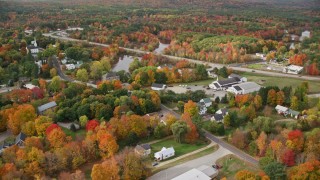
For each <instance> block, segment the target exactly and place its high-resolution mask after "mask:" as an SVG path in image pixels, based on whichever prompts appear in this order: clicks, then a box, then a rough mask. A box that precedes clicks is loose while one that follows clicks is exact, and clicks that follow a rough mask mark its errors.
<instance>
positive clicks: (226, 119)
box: [223, 114, 231, 127]
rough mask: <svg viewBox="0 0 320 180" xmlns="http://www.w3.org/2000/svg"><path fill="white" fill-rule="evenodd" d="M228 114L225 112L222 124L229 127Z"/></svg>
mask: <svg viewBox="0 0 320 180" xmlns="http://www.w3.org/2000/svg"><path fill="white" fill-rule="evenodd" d="M230 121H231V120H230V116H229V114H227V115H226V116H224V118H223V124H224V126H225V127H229V126H230Z"/></svg>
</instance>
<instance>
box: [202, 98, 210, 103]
mask: <svg viewBox="0 0 320 180" xmlns="http://www.w3.org/2000/svg"><path fill="white" fill-rule="evenodd" d="M202 100H203V102H204V103H210V102H211V99H210V98H203V99H202Z"/></svg>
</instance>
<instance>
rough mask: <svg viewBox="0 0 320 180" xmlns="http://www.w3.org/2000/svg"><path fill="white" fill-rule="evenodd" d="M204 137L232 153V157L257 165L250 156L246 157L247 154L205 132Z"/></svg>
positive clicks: (257, 162)
mask: <svg viewBox="0 0 320 180" xmlns="http://www.w3.org/2000/svg"><path fill="white" fill-rule="evenodd" d="M205 136H206V137H207V138H208V139H210V140H211V141H214V142H215V143H217V144H219V145H220V146H222V147H224V148H226V149H228V150H229V151H230V152H232V153H233V154H234V155H236V156H238V157H239V158H241V159H243V160H245V161H247V162H249V163H251V164H253V165H255V166H258V165H259V161H258V160H256V159H255V158H253V157H252V156H250V155H248V154H247V153H244V152H243V151H241V150H239V149H238V148H236V147H234V146H232V145H230V144H229V143H226V142H225V141H223V140H221V139H219V138H218V137H216V136H214V135H212V134H211V133H209V132H207V131H205Z"/></svg>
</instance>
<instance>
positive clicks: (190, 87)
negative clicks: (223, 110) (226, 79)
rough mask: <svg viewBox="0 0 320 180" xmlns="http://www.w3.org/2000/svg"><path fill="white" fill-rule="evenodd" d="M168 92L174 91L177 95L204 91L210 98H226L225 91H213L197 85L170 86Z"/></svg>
mask: <svg viewBox="0 0 320 180" xmlns="http://www.w3.org/2000/svg"><path fill="white" fill-rule="evenodd" d="M167 90H172V91H173V92H175V93H185V92H187V91H197V90H204V91H205V93H206V94H207V95H208V96H210V97H220V98H222V97H224V96H225V94H226V92H225V91H214V90H213V89H210V88H208V86H199V85H198V86H197V85H175V86H169V87H168V88H167Z"/></svg>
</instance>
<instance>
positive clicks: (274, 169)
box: [263, 162, 286, 180]
mask: <svg viewBox="0 0 320 180" xmlns="http://www.w3.org/2000/svg"><path fill="white" fill-rule="evenodd" d="M263 170H264V172H265V173H266V174H267V175H268V176H269V177H270V179H276V180H282V179H286V169H285V166H284V165H282V164H281V163H278V162H271V163H269V164H268V165H266V166H265V167H264V168H263Z"/></svg>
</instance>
